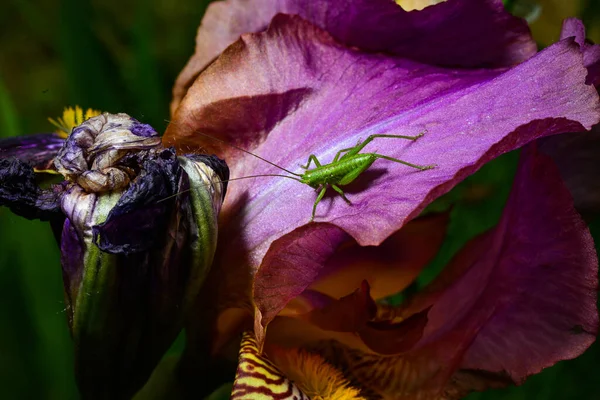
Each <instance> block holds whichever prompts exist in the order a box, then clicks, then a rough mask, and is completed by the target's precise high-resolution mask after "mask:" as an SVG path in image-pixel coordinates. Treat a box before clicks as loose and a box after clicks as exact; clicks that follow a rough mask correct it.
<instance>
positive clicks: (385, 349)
mask: <svg viewBox="0 0 600 400" xmlns="http://www.w3.org/2000/svg"><path fill="white" fill-rule="evenodd" d="M305 295H309V293H306V292H305V293H303V294H302V296H303V297H304V296H305ZM310 305H311V306H313V307H314V308H313V309H312V310H310V311H309V312H307V313H305V314H302V315H298V318H300V319H303V320H305V321H307V322H308V323H310V324H312V325H315V326H317V327H318V328H319V329H322V330H324V331H329V332H349V333H354V334H356V335H358V336H359V337H360V339H361V340H362V341H363V343H364V344H365V345H367V346H368V347H369V348H370V349H371V350H373V351H375V352H377V353H380V354H398V353H403V352H406V351H408V350H410V349H411V348H412V347H413V346H414V345H415V344H416V343H417V342H418V341H419V340H420V339H421V337H422V336H423V330H424V328H425V326H426V324H427V313H428V311H429V309H426V310H423V311H421V312H418V313H416V314H414V315H411V316H410V317H408V318H406V319H405V320H403V321H400V322H394V321H388V320H375V319H376V316H377V304H376V303H375V301H374V300H373V298H372V297H371V295H370V290H369V284H368V283H367V281H363V282H362V284H361V286H360V287H359V288H358V289H356V290H355V291H354V292H352V293H350V294H349V295H346V296H344V297H342V298H340V299H339V300H336V299H332V298H327V297H326V296H320V298H318V299H317V301H314V299H313V301H311V302H310Z"/></svg>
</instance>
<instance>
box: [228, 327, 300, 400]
mask: <svg viewBox="0 0 600 400" xmlns="http://www.w3.org/2000/svg"><path fill="white" fill-rule="evenodd" d="M231 399H232V400H271V399H272V400H309V399H310V398H309V397H308V396H306V395H305V394H304V393H302V392H301V391H300V389H298V387H297V386H296V385H295V384H294V383H293V382H292V381H290V380H289V379H288V378H286V377H285V376H284V375H283V374H282V373H281V372H280V371H279V370H278V369H277V367H276V366H275V365H273V363H271V362H270V361H269V360H268V359H267V358H266V356H264V355H262V354H260V351H259V350H258V345H257V342H256V339H255V338H254V335H253V334H252V333H249V332H246V333H244V337H243V339H242V344H241V347H240V357H239V364H238V370H237V373H236V377H235V382H234V384H233V391H232V392H231Z"/></svg>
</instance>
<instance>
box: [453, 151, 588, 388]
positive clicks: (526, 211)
mask: <svg viewBox="0 0 600 400" xmlns="http://www.w3.org/2000/svg"><path fill="white" fill-rule="evenodd" d="M502 230H504V232H503V233H500V232H501V231H502ZM499 236H502V237H504V239H503V244H502V250H501V251H500V254H499V256H498V257H497V260H498V261H497V262H496V268H495V271H494V273H493V274H492V275H491V276H490V280H489V281H488V285H487V288H486V290H485V292H484V293H483V296H482V297H481V298H480V299H479V300H478V304H477V305H476V308H478V309H479V310H478V311H479V312H478V314H480V315H482V314H488V318H487V321H486V323H485V325H484V326H483V327H482V329H481V330H480V331H479V333H478V334H477V337H476V338H475V341H474V342H473V343H472V345H471V346H470V348H469V350H468V351H467V353H466V354H465V358H464V360H463V362H462V363H461V368H466V369H485V370H487V371H493V372H498V373H504V372H506V373H508V374H509V375H510V377H511V378H512V379H513V380H514V381H515V382H520V381H522V379H524V378H525V377H526V376H528V375H531V374H535V373H538V372H539V371H541V370H542V369H543V368H546V367H548V366H550V365H553V364H554V363H556V362H557V361H560V360H565V359H571V358H575V357H577V356H579V355H580V354H581V353H583V351H585V349H587V348H588V347H589V346H590V345H591V344H592V343H593V342H594V340H595V337H596V334H597V331H598V310H597V308H596V299H597V294H596V291H597V289H598V258H597V255H596V250H595V248H594V241H593V240H592V237H591V235H590V233H589V230H588V228H587V226H586V224H585V223H584V222H583V221H582V219H581V217H580V216H579V215H578V214H577V212H576V211H575V210H574V208H573V202H572V199H571V196H570V194H569V192H568V190H567V189H566V187H565V185H564V184H563V183H562V182H561V180H560V178H559V175H558V171H557V168H556V166H555V165H554V163H553V162H552V161H551V160H550V159H549V158H548V157H547V156H545V155H543V154H539V153H537V151H536V149H535V147H533V146H530V147H529V148H527V149H526V150H524V152H523V160H522V162H521V166H520V169H519V172H518V175H517V178H516V182H515V187H514V189H513V194H512V196H511V199H510V200H509V203H508V205H507V209H506V211H505V213H504V217H503V221H502V222H501V224H500V226H499V228H497V233H496V239H498V237H499ZM496 243H498V241H497V240H496ZM495 248H496V249H498V247H496V246H495ZM486 308H487V310H486ZM490 311H491V312H490ZM491 354H494V357H493V358H490V355H491Z"/></svg>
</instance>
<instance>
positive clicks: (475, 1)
mask: <svg viewBox="0 0 600 400" xmlns="http://www.w3.org/2000/svg"><path fill="white" fill-rule="evenodd" d="M278 13H285V14H297V15H299V16H301V17H302V18H304V19H306V20H308V21H309V22H311V23H313V24H315V25H316V26H318V27H320V28H323V29H324V30H326V31H327V32H329V33H330V34H331V35H332V36H333V37H334V38H336V39H337V40H339V41H340V42H342V43H344V44H345V45H348V46H356V47H358V48H360V49H363V50H366V51H369V52H385V53H388V54H393V55H398V56H402V57H406V58H409V59H413V60H417V61H421V62H425V63H430V64H436V65H444V66H461V67H482V66H486V67H498V66H509V65H515V64H518V63H519V62H522V61H524V60H526V59H527V58H529V57H531V56H532V55H533V54H535V52H536V45H535V43H534V41H533V39H532V38H531V35H530V33H529V29H528V27H527V24H526V23H525V21H524V20H521V19H519V18H516V17H513V16H512V15H510V14H509V13H507V12H506V11H504V7H503V5H502V2H501V1H500V0H449V1H446V2H444V3H440V4H437V5H435V6H431V7H427V8H426V9H424V10H423V11H419V12H407V11H404V10H403V9H402V8H401V7H400V6H398V5H397V4H395V3H394V2H393V1H392V0H357V1H352V2H348V1H344V0H329V1H326V0H316V1H315V0H300V1H298V0H279V1H278V0H259V1H248V0H229V1H223V2H215V3H212V4H211V5H210V6H209V8H208V10H207V12H206V14H205V16H204V18H203V20H202V24H201V25H200V28H199V30H198V36H197V37H196V53H195V54H194V56H193V57H192V58H191V59H190V61H189V62H188V64H187V66H186V67H185V69H184V70H183V71H182V72H181V74H180V76H179V78H178V79H177V83H176V84H175V88H174V90H173V94H174V100H173V104H172V111H174V110H175V108H176V106H177V105H178V104H179V101H180V100H181V98H183V96H184V95H185V93H186V91H187V88H189V87H190V86H191V84H192V82H193V80H194V79H195V78H196V76H198V74H199V73H200V72H201V71H202V70H203V69H204V68H205V67H206V66H207V65H208V64H209V63H210V62H211V61H212V60H213V59H215V58H216V57H217V55H218V54H219V53H221V52H222V51H223V50H225V48H226V47H227V46H229V45H230V44H231V43H233V42H235V41H236V40H237V39H238V38H239V37H240V35H241V34H244V33H249V32H261V31H263V30H265V29H266V28H267V26H268V24H269V23H270V21H271V19H272V18H273V17H274V16H275V15H276V14H278Z"/></svg>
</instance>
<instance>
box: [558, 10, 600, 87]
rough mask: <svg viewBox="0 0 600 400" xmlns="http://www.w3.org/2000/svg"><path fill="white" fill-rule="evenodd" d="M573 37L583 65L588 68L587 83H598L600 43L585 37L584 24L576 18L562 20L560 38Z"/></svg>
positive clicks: (599, 76)
mask: <svg viewBox="0 0 600 400" xmlns="http://www.w3.org/2000/svg"><path fill="white" fill-rule="evenodd" d="M568 37H574V38H575V41H576V42H577V44H578V45H579V46H580V47H581V52H582V53H583V65H585V67H586V68H587V69H588V77H587V83H589V84H592V85H595V86H598V85H600V45H597V44H593V43H591V42H590V41H588V40H586V38H585V26H584V25H583V22H581V21H580V20H578V19H577V18H567V19H566V20H565V21H564V22H563V27H562V31H561V33H560V38H561V39H565V38H568Z"/></svg>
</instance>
